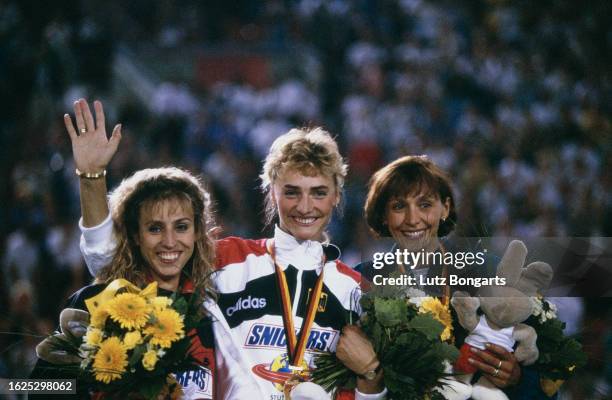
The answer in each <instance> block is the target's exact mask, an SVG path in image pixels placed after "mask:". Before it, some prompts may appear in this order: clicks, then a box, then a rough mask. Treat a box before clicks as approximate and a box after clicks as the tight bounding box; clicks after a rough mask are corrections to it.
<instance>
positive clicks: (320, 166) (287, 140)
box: [259, 128, 348, 224]
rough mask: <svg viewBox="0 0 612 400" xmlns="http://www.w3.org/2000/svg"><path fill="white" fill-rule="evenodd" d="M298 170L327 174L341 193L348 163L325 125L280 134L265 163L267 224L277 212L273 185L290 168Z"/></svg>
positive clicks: (262, 175) (311, 173) (307, 173)
mask: <svg viewBox="0 0 612 400" xmlns="http://www.w3.org/2000/svg"><path fill="white" fill-rule="evenodd" d="M290 169H291V170H297V171H299V172H300V173H302V174H303V175H305V176H314V175H318V174H321V175H324V176H329V177H331V178H332V179H333V180H334V183H335V185H336V190H337V191H338V194H339V195H342V188H343V187H344V179H345V178H346V174H347V170H348V166H347V165H346V164H345V162H344V160H343V159H342V156H341V155H340V151H339V150H338V144H337V143H336V141H335V140H334V138H332V137H331V135H330V134H329V132H327V131H326V130H324V129H323V128H313V129H308V128H302V129H298V128H294V129H291V130H290V131H289V132H287V133H285V134H284V135H282V136H279V137H278V138H277V139H276V140H275V141H274V143H272V146H271V147H270V152H269V153H268V156H267V157H266V160H265V162H264V166H263V170H262V172H261V174H260V175H259V177H260V178H261V188H262V190H263V192H264V193H265V195H266V223H267V224H270V223H271V222H272V220H273V219H274V216H275V214H276V209H275V207H274V203H273V201H272V190H271V189H272V185H273V184H274V181H276V179H277V178H278V177H279V176H280V175H281V174H283V173H284V172H285V171H287V170H290Z"/></svg>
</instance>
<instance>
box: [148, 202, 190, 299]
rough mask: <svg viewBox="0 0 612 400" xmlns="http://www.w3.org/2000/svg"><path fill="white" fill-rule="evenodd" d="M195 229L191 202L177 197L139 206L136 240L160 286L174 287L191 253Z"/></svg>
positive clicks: (173, 288) (171, 288) (170, 288)
mask: <svg viewBox="0 0 612 400" xmlns="http://www.w3.org/2000/svg"><path fill="white" fill-rule="evenodd" d="M195 241H196V233H195V225H194V214H193V209H192V207H191V204H189V202H187V201H180V200H178V199H168V200H162V201H160V202H155V203H145V204H143V206H141V207H140V212H139V218H138V235H137V237H136V243H137V244H138V246H139V247H140V254H141V255H142V258H143V259H144V261H145V263H146V264H147V266H148V267H149V270H150V272H151V275H152V276H153V279H155V280H156V281H157V282H158V285H159V287H160V288H164V289H168V290H176V288H177V287H178V284H179V281H180V275H181V271H182V270H183V268H184V267H185V264H187V262H188V261H189V259H190V258H191V256H192V255H193V250H194V247H195Z"/></svg>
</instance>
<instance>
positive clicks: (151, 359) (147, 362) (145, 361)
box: [142, 349, 157, 371]
mask: <svg viewBox="0 0 612 400" xmlns="http://www.w3.org/2000/svg"><path fill="white" fill-rule="evenodd" d="M155 364H157V352H156V351H155V350H153V349H151V350H149V351H147V352H146V353H144V355H143V356H142V366H143V367H144V368H145V369H146V370H147V371H153V369H155Z"/></svg>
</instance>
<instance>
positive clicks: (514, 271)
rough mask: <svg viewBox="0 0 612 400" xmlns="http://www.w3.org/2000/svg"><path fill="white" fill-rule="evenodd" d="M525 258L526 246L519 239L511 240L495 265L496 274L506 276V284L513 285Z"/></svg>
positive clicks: (516, 280)
mask: <svg viewBox="0 0 612 400" xmlns="http://www.w3.org/2000/svg"><path fill="white" fill-rule="evenodd" d="M526 258H527V247H525V244H524V243H523V242H521V241H520V240H513V241H511V242H510V244H509V245H508V248H507V249H506V252H505V253H504V257H503V258H502V260H501V261H500V263H499V265H498V266H497V276H499V277H500V278H506V285H507V286H515V285H516V283H517V282H518V281H519V278H520V276H521V270H522V269H523V265H525V259H526Z"/></svg>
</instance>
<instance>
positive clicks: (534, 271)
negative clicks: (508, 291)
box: [515, 261, 553, 296]
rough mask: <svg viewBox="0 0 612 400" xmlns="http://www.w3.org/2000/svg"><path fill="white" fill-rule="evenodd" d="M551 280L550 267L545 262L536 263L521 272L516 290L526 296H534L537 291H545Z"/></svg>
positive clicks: (551, 272) (551, 271)
mask: <svg viewBox="0 0 612 400" xmlns="http://www.w3.org/2000/svg"><path fill="white" fill-rule="evenodd" d="M552 278H553V270H552V267H551V266H550V265H548V264H546V263H545V262H541V261H536V262H533V263H531V264H529V265H528V266H527V268H525V269H524V270H523V273H522V274H521V277H520V279H519V281H518V283H517V284H516V286H515V287H516V288H517V289H518V290H520V291H521V292H523V293H525V294H526V295H527V296H535V295H536V294H537V292H538V290H541V289H546V288H547V287H548V285H550V281H551V280H552Z"/></svg>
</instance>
